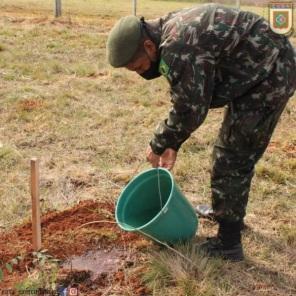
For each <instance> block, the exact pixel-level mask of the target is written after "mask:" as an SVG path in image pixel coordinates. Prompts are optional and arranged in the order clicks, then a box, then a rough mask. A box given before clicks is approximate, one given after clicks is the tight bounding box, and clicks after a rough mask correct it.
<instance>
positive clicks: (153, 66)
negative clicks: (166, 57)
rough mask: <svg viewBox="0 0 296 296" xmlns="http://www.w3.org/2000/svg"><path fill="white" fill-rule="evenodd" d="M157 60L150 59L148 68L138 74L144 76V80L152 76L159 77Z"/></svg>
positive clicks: (152, 77)
mask: <svg viewBox="0 0 296 296" xmlns="http://www.w3.org/2000/svg"><path fill="white" fill-rule="evenodd" d="M159 62H160V61H159V60H157V61H155V62H153V61H151V60H150V68H149V69H148V70H146V71H145V72H143V73H142V74H140V76H142V77H143V78H145V79H146V80H151V79H154V78H157V77H159V76H160V75H161V74H160V73H159V70H158V69H159Z"/></svg>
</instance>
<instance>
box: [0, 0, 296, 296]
mask: <svg viewBox="0 0 296 296" xmlns="http://www.w3.org/2000/svg"><path fill="white" fill-rule="evenodd" d="M52 2H53V1H37V0H34V1H33V0H30V1H28V0H16V1H13V5H12V4H11V1H10V0H2V1H1V4H0V10H1V16H0V97H1V105H0V126H1V128H0V166H1V172H0V182H1V186H0V206H1V212H0V226H1V227H2V228H4V229H9V228H11V227H12V226H13V225H15V224H17V223H21V222H22V221H24V220H27V219H29V218H30V192H29V186H28V180H29V171H30V168H29V160H30V158H31V157H33V156H37V157H39V158H40V160H41V167H40V173H41V197H42V199H43V202H42V210H43V211H44V212H45V211H47V210H52V209H58V210H62V209H64V208H65V207H70V206H72V205H74V204H76V203H77V201H79V200H82V199H89V198H92V199H99V200H110V199H111V200H115V199H116V198H117V197H118V195H119V193H120V191H121V190H122V188H123V186H124V184H125V183H126V182H127V181H128V179H129V178H130V177H132V176H134V175H135V174H136V173H137V171H139V170H141V169H144V168H148V167H149V165H148V164H147V163H145V150H146V145H147V144H148V142H149V140H150V137H151V135H152V133H153V130H154V128H155V126H156V125H157V123H158V121H159V120H161V119H163V118H164V117H165V116H166V113H167V110H168V108H169V106H170V102H169V96H168V85H167V83H166V81H164V80H163V79H158V80H156V81H153V82H146V81H144V80H142V79H141V78H139V77H137V76H136V75H134V74H133V73H129V72H128V71H125V70H117V69H111V68H110V67H109V66H108V65H107V63H106V58H105V42H106V37H107V32H108V31H109V29H110V28H111V27H112V24H114V22H115V21H116V20H117V19H118V18H119V17H120V16H122V15H127V14H130V13H131V1H124V2H123V1H119V0H110V1H102V0H88V1H78V0H73V1H63V7H64V14H63V17H62V18H61V19H59V20H55V19H54V18H53V16H52V15H53V13H52V10H53V8H52ZM190 5H193V3H192V2H191V3H190V2H186V3H185V2H176V1H172V2H170V1H150V0H145V1H139V7H138V11H139V14H145V16H147V18H149V17H157V16H160V15H163V14H165V13H167V12H169V11H171V10H175V9H178V8H181V7H185V6H190ZM247 9H249V10H252V11H256V12H257V13H260V14H265V16H266V15H267V8H264V7H247ZM292 42H293V43H294V45H295V44H296V43H295V40H294V39H292ZM156 94H157V95H156ZM295 111H296V104H295V97H294V99H292V100H291V101H290V103H289V105H288V106H287V108H286V110H285V112H284V114H283V116H282V119H281V121H280V123H279V125H278V127H277V130H276V132H275V134H274V136H273V138H272V142H273V145H271V146H270V149H269V150H268V151H267V152H266V154H265V155H264V157H263V159H262V160H261V161H260V162H259V164H258V166H257V169H256V176H255V178H254V181H253V186H252V190H251V194H250V202H249V206H248V213H247V216H246V223H247V224H248V225H250V227H251V230H250V231H248V232H246V233H245V234H244V245H245V249H246V257H247V260H246V262H244V263H240V264H230V263H221V262H219V261H209V262H207V264H206V265H200V266H199V269H198V270H196V269H192V268H191V267H190V266H188V265H186V264H184V262H183V261H182V260H181V259H180V258H179V259H178V258H176V255H175V254H172V253H170V252H169V251H162V252H161V253H160V254H158V255H155V253H153V254H152V255H150V257H149V258H151V260H150V264H148V265H149V266H148V267H147V268H148V273H147V275H145V280H146V283H147V285H149V287H150V288H151V289H152V291H154V295H223V296H226V295H250V294H254V295H267V294H268V295H292V294H294V293H295V282H296V271H295V227H294V225H296V218H295V211H296V207H295V196H296V180H295V170H296V163H295V143H296V135H295V128H294V127H295V123H296V115H295ZM222 113H223V110H211V111H210V113H209V116H208V118H207V119H206V121H205V123H204V124H203V125H202V126H201V127H200V128H199V129H198V131H196V132H195V133H194V134H193V135H192V137H191V138H190V139H189V140H188V141H187V142H186V143H185V144H184V145H183V147H182V149H181V151H180V153H179V155H178V162H177V164H176V167H175V169H174V171H173V173H174V176H175V178H176V181H177V183H178V184H179V185H180V187H181V188H182V191H183V192H184V193H185V195H186V196H187V197H188V198H189V199H190V200H191V202H192V203H193V204H194V205H196V204H198V203H201V202H208V201H209V197H210V184H209V179H210V168H211V162H210V158H211V151H212V145H213V143H214V141H215V138H216V135H217V132H218V129H219V127H220V123H221V121H222V116H223V114H222ZM209 131H210V132H209ZM293 149H294V150H293ZM71 180H77V182H71ZM80 181H82V182H83V184H86V186H77V185H75V184H79V182H80ZM215 230H216V229H215V227H214V226H213V225H211V224H207V223H201V224H200V227H199V237H200V239H201V238H204V237H205V236H208V235H210V234H214V233H215ZM181 251H182V252H183V253H184V254H186V256H189V258H191V259H192V260H193V261H195V262H197V265H199V264H200V263H201V262H202V260H203V258H199V257H195V255H194V254H192V252H191V251H190V250H181ZM174 293H175V294H174Z"/></svg>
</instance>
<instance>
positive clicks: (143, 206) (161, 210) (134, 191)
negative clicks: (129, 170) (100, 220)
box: [115, 168, 198, 244]
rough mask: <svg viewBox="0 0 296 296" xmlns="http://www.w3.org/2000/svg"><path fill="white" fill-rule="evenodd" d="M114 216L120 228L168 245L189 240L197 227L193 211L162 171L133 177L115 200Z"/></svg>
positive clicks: (164, 171) (153, 170)
mask: <svg viewBox="0 0 296 296" xmlns="http://www.w3.org/2000/svg"><path fill="white" fill-rule="evenodd" d="M115 216H116V222H117V223H118V225H119V226H120V227H121V228H122V229H124V230H126V231H137V232H139V233H141V234H145V235H147V236H148V237H150V238H152V239H154V240H156V241H160V242H165V243H170V244H175V243H178V242H185V241H187V240H190V239H191V238H193V237H194V235H195V233H196V231H197V225H198V219H197V216H196V214H195V210H194V209H193V207H192V206H191V204H190V203H189V202H188V200H187V199H186V198H185V196H184V195H183V194H182V192H181V190H180V189H179V187H178V185H177V184H176V182H175V180H174V178H173V176H172V174H171V173H170V171H168V170H166V169H163V168H156V169H149V170H146V171H144V172H142V173H140V174H139V175H137V176H136V177H134V178H133V179H132V180H131V181H130V182H129V183H128V184H127V186H126V187H125V188H124V189H123V191H122V193H121V195H120V197H119V199H118V202H117V205H116V211H115Z"/></svg>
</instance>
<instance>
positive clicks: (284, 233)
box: [279, 225, 296, 248]
mask: <svg viewBox="0 0 296 296" xmlns="http://www.w3.org/2000/svg"><path fill="white" fill-rule="evenodd" d="M279 231H280V236H281V238H282V239H283V241H284V242H285V244H287V245H288V246H289V247H291V248H295V247H296V227H295V226H294V225H290V226H289V225H283V226H281V228H280V230H279Z"/></svg>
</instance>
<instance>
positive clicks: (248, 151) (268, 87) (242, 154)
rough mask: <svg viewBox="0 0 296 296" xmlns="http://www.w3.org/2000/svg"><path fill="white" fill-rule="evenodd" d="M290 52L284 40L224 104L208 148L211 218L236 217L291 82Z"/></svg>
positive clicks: (295, 81) (294, 72) (294, 58)
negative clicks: (262, 73) (266, 69)
mask: <svg viewBox="0 0 296 296" xmlns="http://www.w3.org/2000/svg"><path fill="white" fill-rule="evenodd" d="M295 65H296V55H295V52H294V50H293V48H292V46H291V44H290V43H289V41H288V40H286V44H285V49H283V50H282V52H281V54H280V55H279V57H278V59H277V61H276V62H275V64H274V68H273V70H272V72H271V73H270V75H269V76H268V78H267V79H265V80H264V81H262V82H260V83H259V84H258V85H257V86H255V87H253V88H252V89H251V90H249V91H248V92H247V93H246V94H244V95H243V96H241V97H239V98H236V99H234V100H233V102H231V103H230V104H229V105H228V106H227V107H226V110H225V115H224V120H223V123H222V127H221V129H220V132H219V136H218V139H217V141H216V143H215V146H214V150H213V168H212V175H211V188H212V206H213V209H214V213H215V216H216V219H217V221H218V222H219V221H225V222H235V221H242V219H243V217H244V216H245V214H246V206H247V202H248V196H249V191H250V185H251V180H252V177H253V175H254V167H255V164H256V162H257V161H258V160H259V159H260V158H261V156H262V155H263V153H264V151H265V149H266V147H267V145H268V143H269V141H270V138H271V136H272V133H273V131H274V129H275V126H276V124H277V122H278V120H279V118H280V115H281V114H282V112H283V110H284V108H285V106H286V104H287V102H288V100H289V98H290V97H291V96H292V95H293V93H294V91H295V88H296V66H295Z"/></svg>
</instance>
